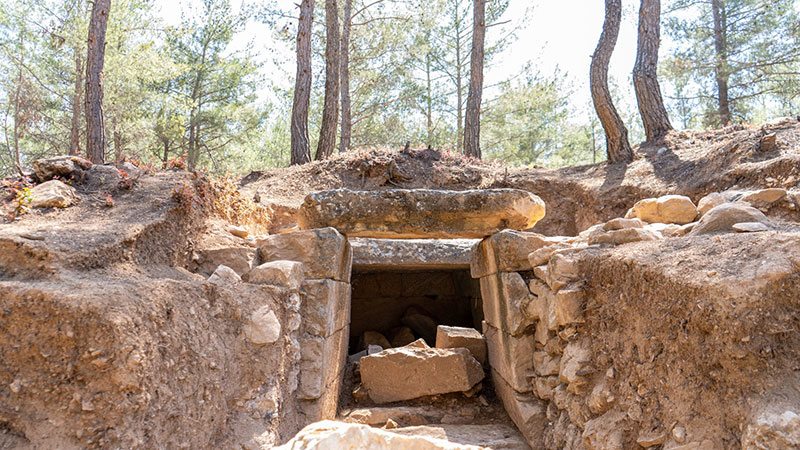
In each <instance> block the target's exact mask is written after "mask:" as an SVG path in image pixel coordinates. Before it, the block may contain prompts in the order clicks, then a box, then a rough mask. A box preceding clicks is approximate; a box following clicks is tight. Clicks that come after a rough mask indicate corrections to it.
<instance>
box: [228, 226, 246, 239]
mask: <svg viewBox="0 0 800 450" xmlns="http://www.w3.org/2000/svg"><path fill="white" fill-rule="evenodd" d="M227 230H228V233H230V234H232V235H234V236H236V237H238V238H242V239H244V238H246V237H247V236H248V235H250V232H249V231H247V228H245V227H240V226H238V225H228V227H227Z"/></svg>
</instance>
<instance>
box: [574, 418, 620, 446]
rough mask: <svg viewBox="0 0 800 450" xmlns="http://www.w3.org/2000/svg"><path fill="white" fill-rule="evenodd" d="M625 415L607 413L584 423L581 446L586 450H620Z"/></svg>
mask: <svg viewBox="0 0 800 450" xmlns="http://www.w3.org/2000/svg"><path fill="white" fill-rule="evenodd" d="M623 430H625V413H623V412H619V411H609V412H607V413H605V414H603V415H602V416H600V417H597V418H595V419H592V420H590V421H588V422H586V427H585V428H584V430H583V445H584V446H585V447H586V449H587V450H622V449H624V448H625V447H623Z"/></svg>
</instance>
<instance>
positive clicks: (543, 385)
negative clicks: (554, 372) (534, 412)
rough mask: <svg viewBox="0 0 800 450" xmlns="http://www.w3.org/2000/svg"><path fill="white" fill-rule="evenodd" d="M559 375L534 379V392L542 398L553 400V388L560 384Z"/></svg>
mask: <svg viewBox="0 0 800 450" xmlns="http://www.w3.org/2000/svg"><path fill="white" fill-rule="evenodd" d="M558 383H559V381H558V377H557V376H550V377H536V378H535V379H534V392H535V393H536V396H537V397H539V398H541V399H542V400H552V399H553V390H554V389H555V388H556V386H558Z"/></svg>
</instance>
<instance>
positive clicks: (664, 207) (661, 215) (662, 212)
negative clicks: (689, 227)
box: [631, 195, 697, 225]
mask: <svg viewBox="0 0 800 450" xmlns="http://www.w3.org/2000/svg"><path fill="white" fill-rule="evenodd" d="M631 216H632V217H636V218H639V219H642V220H644V221H645V222H651V223H652V222H661V223H676V224H678V225H685V224H687V223H690V222H693V221H694V219H695V218H696V217H697V207H695V205H694V203H692V200H691V199H690V198H689V197H686V196H683V195H665V196H663V197H659V198H647V199H644V200H640V201H638V202H636V204H635V205H633V208H632V213H631Z"/></svg>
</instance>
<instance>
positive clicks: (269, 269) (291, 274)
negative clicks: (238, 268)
mask: <svg viewBox="0 0 800 450" xmlns="http://www.w3.org/2000/svg"><path fill="white" fill-rule="evenodd" d="M244 279H245V280H246V281H247V282H249V283H254V284H273V285H276V286H281V287H285V288H286V289H289V290H290V291H292V292H294V291H297V290H298V289H299V288H300V283H302V282H303V264H302V263H299V262H297V261H270V262H268V263H264V264H261V265H260V266H258V267H255V268H253V269H252V270H251V271H250V272H248V273H247V274H246V275H245V276H244Z"/></svg>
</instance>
